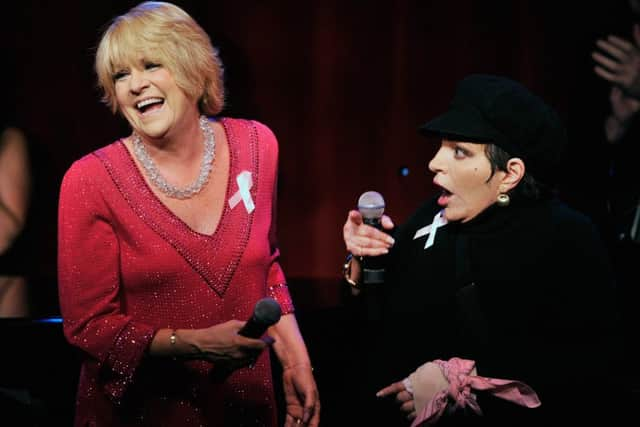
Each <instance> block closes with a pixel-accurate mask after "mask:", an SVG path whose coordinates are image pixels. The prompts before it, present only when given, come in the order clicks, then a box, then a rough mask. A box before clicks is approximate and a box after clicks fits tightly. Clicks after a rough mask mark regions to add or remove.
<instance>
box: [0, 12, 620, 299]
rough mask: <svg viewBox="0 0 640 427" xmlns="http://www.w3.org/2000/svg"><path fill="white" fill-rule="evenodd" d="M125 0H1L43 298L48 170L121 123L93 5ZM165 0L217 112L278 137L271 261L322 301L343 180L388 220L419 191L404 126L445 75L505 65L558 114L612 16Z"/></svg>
mask: <svg viewBox="0 0 640 427" xmlns="http://www.w3.org/2000/svg"><path fill="white" fill-rule="evenodd" d="M136 3H137V2H133V1H112V2H108V1H100V2H87V1H80V0H69V1H64V2H45V1H33V0H21V1H15V2H10V3H8V4H5V5H4V6H3V8H4V9H5V10H4V11H3V17H4V19H3V25H2V26H0V48H1V49H2V61H3V65H2V67H1V68H2V70H1V71H0V72H1V73H2V74H1V81H0V85H1V88H2V89H1V93H2V114H3V117H4V118H8V119H9V120H10V121H13V122H14V123H17V124H19V125H20V126H21V127H23V129H24V130H25V131H26V132H27V134H28V135H29V137H30V140H31V143H32V149H33V153H34V175H35V177H36V180H37V181H36V187H35V190H34V191H35V193H34V194H35V197H34V203H33V209H32V213H33V216H32V220H31V224H30V227H31V229H32V230H35V232H34V233H33V234H34V235H35V236H37V238H34V239H33V241H34V247H33V252H32V254H31V255H32V258H31V260H30V262H31V263H32V265H33V271H34V277H35V280H34V281H35V282H37V283H38V285H37V286H38V287H39V289H37V292H40V294H41V295H47V298H51V300H50V301H51V303H52V304H54V305H55V301H54V299H55V287H56V283H55V258H56V220H57V218H56V202H57V195H58V186H59V184H60V180H61V178H62V175H63V173H64V171H65V170H66V169H67V168H68V167H69V165H70V164H71V163H72V161H73V160H75V159H77V158H79V157H80V156H82V155H84V154H86V153H89V152H90V151H92V150H94V149H96V148H98V147H100V146H103V145H106V144H108V143H110V142H112V141H113V140H115V139H116V138H118V137H121V136H126V135H128V129H127V126H126V123H125V122H124V120H123V119H121V118H119V117H117V116H113V115H112V114H111V113H110V112H109V111H108V110H107V108H106V107H104V106H103V105H101V104H100V102H99V97H100V95H99V93H98V91H97V90H96V87H95V76H94V73H93V69H92V61H93V54H94V48H95V46H96V44H97V41H98V39H99V36H100V33H101V31H102V30H103V29H104V27H105V25H106V24H107V23H108V21H109V20H110V19H111V18H112V17H113V16H115V15H117V14H120V13H123V12H125V11H126V10H128V9H129V8H130V7H132V6H133V5H135V4H136ZM176 3H177V4H178V5H180V6H182V7H184V8H185V9H186V10H187V12H189V13H190V14H191V15H192V16H194V17H195V18H196V20H198V21H199V22H200V23H201V24H202V25H203V27H204V28H205V29H206V30H207V31H208V32H209V34H210V35H211V38H212V41H213V43H214V44H215V45H216V46H218V47H219V49H220V54H221V57H222V59H223V61H224V63H225V65H226V86H227V90H228V92H227V94H228V97H227V99H228V101H227V108H226V110H225V115H229V116H236V117H245V118H252V119H256V120H259V121H261V122H263V123H265V124H267V125H268V126H269V127H271V129H272V130H273V131H274V132H275V134H276V136H277V137H278V139H279V142H280V176H279V194H278V197H279V200H278V211H279V212H278V234H279V240H280V246H281V250H282V264H283V266H284V268H285V271H286V273H287V275H288V276H289V278H290V280H291V282H292V283H294V284H295V287H296V290H295V292H296V293H297V294H298V295H300V298H301V300H303V301H309V303H310V304H314V303H315V304H329V305H330V304H333V303H335V298H336V297H337V295H338V289H339V286H340V283H339V276H340V267H341V264H342V262H343V260H344V257H345V255H346V252H345V248H344V245H343V243H342V239H341V232H342V225H343V223H344V220H345V218H346V214H347V211H348V210H349V209H351V208H353V207H354V206H355V204H356V201H357V198H358V196H359V195H360V194H361V193H362V192H364V191H367V190H377V191H379V192H381V193H382V194H383V195H384V197H385V199H386V201H387V213H388V214H389V215H391V216H392V217H393V218H394V219H395V221H396V222H402V220H403V219H405V218H406V217H407V215H408V214H409V213H410V212H411V211H412V210H413V209H415V208H416V207H417V206H418V205H419V204H420V203H421V202H422V201H423V200H424V199H425V198H427V197H429V196H430V195H431V194H432V191H433V189H432V186H431V179H432V177H431V175H430V174H429V173H428V170H427V163H428V160H429V158H430V156H431V155H432V154H433V152H434V148H435V147H434V146H433V145H432V144H430V143H428V142H427V141H426V140H424V139H423V138H421V137H420V136H418V135H417V133H416V128H417V126H418V125H419V124H420V123H422V122H424V121H425V120H427V119H429V118H431V117H434V116H435V115H437V114H438V113H440V112H441V111H443V110H444V109H445V108H446V107H447V103H448V101H449V99H450V97H451V95H452V92H453V89H454V84H455V82H456V81H457V80H458V79H460V78H461V77H463V76H464V75H466V74H468V73H472V72H483V73H498V74H503V75H506V76H510V77H513V78H516V79H518V80H521V81H522V82H523V83H525V84H526V85H527V86H529V87H530V88H531V89H532V90H534V91H535V92H537V93H539V94H540V95H541V96H542V97H543V98H545V99H546V100H547V101H548V102H550V103H552V104H553V105H555V106H556V107H557V108H558V110H559V111H560V113H561V115H562V116H563V118H565V119H567V120H568V118H569V110H570V108H569V107H570V105H572V103H571V99H572V98H571V96H572V94H575V93H576V92H580V90H581V89H582V88H579V87H578V86H579V82H581V81H582V80H581V79H580V78H578V77H577V75H578V74H579V75H586V74H589V73H591V70H590V67H591V64H590V62H589V61H590V60H589V56H588V53H589V52H588V50H589V49H588V48H587V46H589V47H590V46H591V45H592V44H593V42H594V40H595V36H600V35H602V34H601V33H598V32H599V31H600V29H601V28H605V27H606V25H608V24H610V21H611V20H612V18H610V7H609V6H607V7H604V6H602V4H604V3H605V2H596V5H594V6H590V8H589V9H586V7H585V6H580V7H581V9H576V10H568V9H567V10H564V9H562V10H561V9H558V7H557V6H555V4H557V2H540V1H487V0H483V1H480V0H478V1H472V0H458V1H451V2H444V1H428V0H423V1H407V0H393V1H392V0H380V1H375V2H374V1H364V0H362V1H357V0H340V1H338V0H318V1H299V0H286V1H285V0H282V1H265V0H253V1H243V0H236V1H207V2H204V1H203V2H197V1H178V2H176ZM551 3H553V4H554V5H552V4H551ZM598 3H601V4H598ZM620 3H624V2H620ZM563 7H567V8H568V6H563ZM620 32H621V33H625V34H627V33H628V29H626V28H624V29H621V30H620ZM605 89H606V88H605V86H604V85H602V84H601V85H600V86H599V87H596V88H595V89H594V88H589V90H590V91H591V94H590V95H589V97H586V98H585V99H584V102H587V103H588V102H596V103H603V102H606V101H605V99H606V90H605ZM594 93H595V94H594ZM580 102H582V99H581V101H580ZM585 147H586V149H588V144H587V145H585V143H584V142H580V149H581V150H584V149H585ZM403 168H406V170H408V172H409V173H408V175H406V176H405V175H404V174H402V173H400V171H401V170H402V169H403ZM581 170H583V169H581ZM573 171H574V170H573V169H572V170H571V172H572V173H573ZM572 194H578V193H572ZM574 198H575V196H574ZM577 199H579V198H577ZM310 296H311V297H310ZM45 305H46V304H45Z"/></svg>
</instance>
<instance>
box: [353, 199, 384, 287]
mask: <svg viewBox="0 0 640 427" xmlns="http://www.w3.org/2000/svg"><path fill="white" fill-rule="evenodd" d="M384 208H385V204H384V198H383V197H382V195H381V194H380V193H378V192H377V191H367V192H365V193H362V195H361V196H360V198H359V199H358V211H359V212H360V214H361V215H362V220H363V222H364V223H365V224H367V225H370V226H372V227H375V228H377V229H378V230H382V222H381V221H380V218H382V214H383V213H384ZM383 282H384V257H383V256H377V257H364V258H363V259H362V283H363V284H365V285H368V284H378V283H383Z"/></svg>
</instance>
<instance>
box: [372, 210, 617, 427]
mask: <svg viewBox="0 0 640 427" xmlns="http://www.w3.org/2000/svg"><path fill="white" fill-rule="evenodd" d="M439 210H440V208H439V206H438V205H437V204H436V203H435V200H433V201H430V202H428V203H426V204H425V205H423V206H422V207H421V208H420V209H419V210H418V211H417V212H416V213H415V214H414V215H413V216H412V217H411V218H410V219H409V220H408V221H407V223H406V224H404V225H403V226H402V227H400V228H398V229H397V230H396V231H395V233H394V237H395V239H396V244H395V246H394V248H393V249H392V251H391V252H390V254H389V255H388V256H387V260H386V265H387V272H386V274H387V276H386V283H385V284H384V285H380V286H378V287H375V288H374V287H371V288H369V289H367V290H366V291H365V293H364V299H365V301H366V303H365V305H366V314H365V316H366V317H367V323H368V327H367V328H366V330H368V331H369V332H370V335H369V337H368V340H367V342H368V343H369V344H371V343H375V346H376V348H375V349H374V350H373V351H371V352H369V356H370V357H369V368H370V369H369V372H368V374H366V377H367V378H368V379H369V385H370V388H371V389H373V388H375V389H379V388H381V387H383V386H385V385H388V384H390V383H392V382H394V381H398V380H402V379H403V378H405V377H407V376H408V375H409V374H410V373H411V372H413V371H414V370H415V369H416V368H417V367H419V366H420V365H422V364H423V363H425V362H427V361H430V360H433V359H449V358H451V357H454V356H456V357H462V358H467V359H473V360H475V361H476V362H477V368H478V373H479V375H482V376H488V377H494V378H505V379H514V380H519V381H522V382H525V383H527V384H528V385H530V386H531V387H533V389H534V390H536V392H537V393H538V395H539V397H540V399H541V401H542V405H541V407H540V408H537V409H526V408H521V407H518V406H516V405H514V404H512V403H506V402H504V401H501V400H499V399H498V398H495V397H492V396H488V395H485V394H483V393H479V395H478V399H479V402H480V406H481V407H482V409H483V411H484V416H483V417H481V418H479V417H476V416H470V417H465V416H462V417H460V416H458V417H450V418H449V419H445V420H443V425H446V424H447V423H453V424H455V425H458V424H459V423H463V424H466V423H471V424H473V425H477V424H483V423H484V424H483V425H492V426H495V425H513V426H523V425H543V424H541V423H548V422H552V423H553V424H552V425H554V424H555V423H557V422H559V421H560V420H566V421H567V422H570V423H571V424H573V422H576V421H577V420H578V419H589V420H594V419H596V418H597V417H598V415H604V416H606V417H607V419H609V420H610V421H613V420H611V419H610V418H609V416H610V415H615V414H617V413H619V412H620V411H619V407H618V405H619V403H616V402H620V401H621V399H622V398H623V396H622V395H623V391H622V390H623V389H622V388H620V387H621V385H620V378H619V377H620V375H619V374H620V373H621V372H620V368H621V366H623V365H622V354H623V353H622V348H621V344H620V340H619V333H620V330H619V324H618V314H617V312H618V310H617V308H616V306H615V299H614V282H613V280H612V279H611V277H612V276H611V269H610V267H609V264H608V257H607V256H606V253H605V252H604V249H603V245H602V244H601V242H600V239H599V237H598V234H597V232H596V230H595V227H594V226H593V224H592V223H591V222H590V221H589V220H588V219H587V218H586V217H585V216H583V215H581V214H579V213H577V212H575V211H573V210H571V209H569V208H568V207H566V206H565V205H563V204H561V203H560V202H558V201H557V200H545V201H537V202H525V201H512V203H511V205H510V206H508V207H506V208H500V207H497V206H493V207H490V208H489V209H488V210H486V211H485V212H483V213H482V214H480V215H479V216H478V217H476V218H474V219H473V220H471V221H469V222H468V223H464V224H461V223H449V224H446V225H444V226H442V227H440V228H438V229H437V231H436V235H435V239H434V243H433V246H431V247H429V248H427V249H425V241H426V239H427V238H428V235H425V236H423V237H420V238H417V239H414V236H415V233H416V231H417V230H419V229H421V228H422V227H424V226H426V225H428V224H431V222H432V221H433V218H434V215H436V213H437V212H438V211H439ZM369 392H371V390H370V391H369ZM607 402H610V403H611V404H616V406H615V407H613V408H611V407H606V405H607V404H608V403H607ZM377 406H378V407H379V408H384V407H385V406H393V405H385V404H380V405H377ZM390 410H391V411H392V412H394V415H392V416H391V417H392V418H393V417H394V416H396V415H397V414H395V412H396V411H398V410H397V409H396V408H392V409H390ZM597 412H600V414H597ZM458 415H460V414H458ZM378 416H379V417H382V416H383V415H378ZM378 419H382V418H378ZM388 423H389V421H385V423H384V424H379V425H390V424H388ZM456 423H458V424H456ZM405 424H406V421H398V424H397V425H405ZM567 425H568V424H567ZM607 425H616V424H615V423H613V424H612V423H609V422H608V423H607Z"/></svg>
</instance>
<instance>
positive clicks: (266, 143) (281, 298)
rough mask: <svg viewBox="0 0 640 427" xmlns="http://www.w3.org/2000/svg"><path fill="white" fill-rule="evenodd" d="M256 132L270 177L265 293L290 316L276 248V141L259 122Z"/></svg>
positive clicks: (283, 276)
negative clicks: (269, 216)
mask: <svg viewBox="0 0 640 427" xmlns="http://www.w3.org/2000/svg"><path fill="white" fill-rule="evenodd" d="M253 123H254V125H255V126H256V131H257V132H258V141H259V144H260V146H261V148H263V149H261V153H263V154H262V155H264V156H265V157H266V159H265V161H264V162H261V165H262V164H264V165H265V166H266V168H267V171H269V172H270V173H271V174H272V176H271V177H270V178H269V181H267V182H271V183H272V185H271V187H270V188H269V191H271V226H270V228H269V248H270V249H271V257H270V259H269V271H268V274H267V292H268V294H269V296H270V297H272V298H274V299H275V300H276V301H278V303H279V304H280V307H281V308H282V315H285V314H290V313H293V312H294V311H295V308H294V306H293V301H292V300H291V295H290V294H289V288H288V286H287V279H286V277H285V275H284V272H283V271H282V267H281V266H280V262H279V259H280V249H279V248H278V238H277V232H276V231H277V226H276V221H277V210H278V209H277V208H278V141H277V139H276V137H275V135H274V134H273V132H271V130H270V129H269V128H268V127H267V126H265V125H263V124H262V123H259V122H255V121H254V122H253Z"/></svg>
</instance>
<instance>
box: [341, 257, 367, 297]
mask: <svg viewBox="0 0 640 427" xmlns="http://www.w3.org/2000/svg"><path fill="white" fill-rule="evenodd" d="M356 258H357V259H358V261H360V262H362V257H356ZM352 261H353V254H349V255H347V260H346V261H345V263H344V265H343V266H342V275H343V276H344V280H345V281H346V282H347V283H348V284H350V285H351V286H353V287H354V288H356V289H360V283H358V282H356V281H355V280H353V279H352V278H351V262H352Z"/></svg>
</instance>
